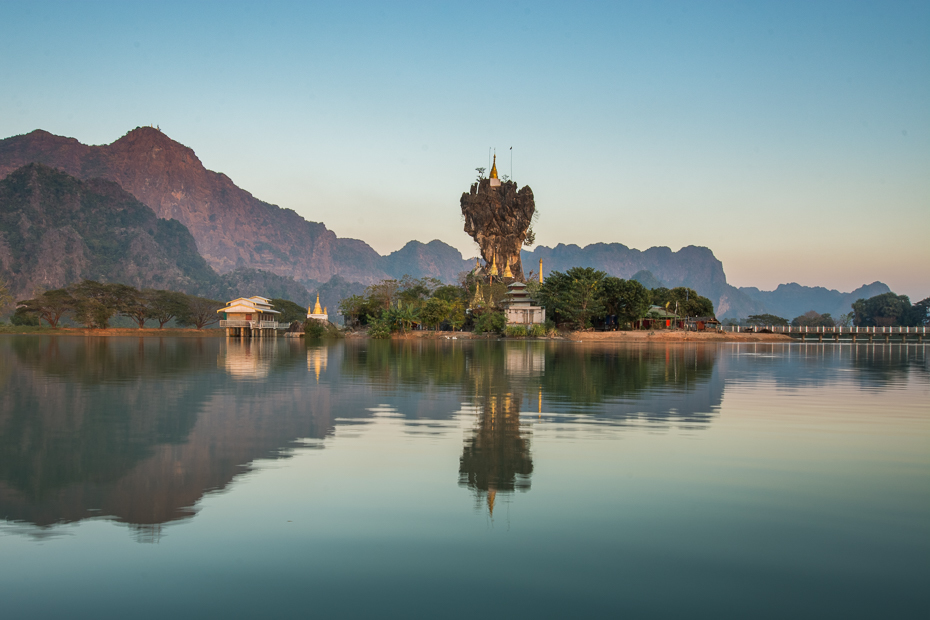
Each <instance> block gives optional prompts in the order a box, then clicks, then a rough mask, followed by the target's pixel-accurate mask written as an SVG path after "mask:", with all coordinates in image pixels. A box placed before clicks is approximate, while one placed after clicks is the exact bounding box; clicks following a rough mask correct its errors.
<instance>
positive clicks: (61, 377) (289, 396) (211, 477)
mask: <svg viewBox="0 0 930 620" xmlns="http://www.w3.org/2000/svg"><path fill="white" fill-rule="evenodd" d="M5 342H6V343H11V346H10V347H9V349H11V350H4V349H5V348H6V347H4V346H3V345H4V344H5V343H4V342H0V358H2V363H0V367H3V368H4V371H3V372H0V515H3V516H4V517H5V518H6V519H10V520H14V521H26V522H29V523H33V524H36V525H40V526H46V525H51V524H54V523H60V522H70V521H77V520H81V519H85V518H88V517H96V516H107V517H112V518H115V519H116V520H118V521H123V522H127V523H132V524H136V525H146V524H158V523H164V522H168V521H172V520H177V519H181V518H184V517H188V516H190V515H192V514H193V513H194V511H195V510H194V505H195V504H196V503H197V502H198V501H199V500H200V498H201V497H203V495H204V493H206V492H208V491H213V490H218V489H222V488H224V487H226V486H227V485H228V484H229V483H230V481H231V480H233V478H234V477H235V476H237V475H238V474H241V473H243V472H244V471H247V469H248V466H249V464H250V463H251V462H253V461H254V460H256V459H261V458H276V457H279V456H281V455H282V454H283V453H282V448H284V449H286V448H287V447H288V446H290V445H292V444H293V442H294V441H295V440H296V439H298V438H305V437H310V438H322V437H324V436H325V435H326V434H328V433H330V432H331V429H332V428H333V424H332V421H331V419H330V412H331V410H332V408H333V407H332V403H331V399H330V392H329V391H328V390H326V389H315V388H314V389H310V385H311V383H310V381H311V380H310V377H309V376H308V373H307V370H306V366H304V365H303V364H302V363H301V362H304V359H305V358H304V356H305V355H306V352H305V348H304V347H302V346H301V347H299V348H295V347H290V346H281V345H280V344H279V346H278V347H277V348H276V349H275V350H274V351H273V353H274V356H273V363H271V364H270V367H271V368H272V374H271V377H270V378H268V379H266V380H265V381H262V382H255V381H250V382H240V381H237V380H234V379H231V378H230V376H229V375H227V374H226V373H225V372H223V371H220V370H217V368H216V360H217V359H218V356H219V354H220V350H221V349H222V348H223V347H224V346H225V343H223V342H222V341H220V340H219V339H189V340H187V339H174V338H166V339H138V341H137V340H135V339H99V340H85V339H67V338H35V337H29V338H15V339H8V340H6V341H5ZM237 344H241V343H237ZM253 344H254V343H253ZM259 348H261V345H259ZM255 352H256V349H254V348H253V349H252V353H255ZM260 358H261V356H260ZM9 362H12V363H9ZM275 370H277V371H280V372H277V373H276V372H274V371H275ZM313 385H314V386H315V381H314V382H313Z"/></svg>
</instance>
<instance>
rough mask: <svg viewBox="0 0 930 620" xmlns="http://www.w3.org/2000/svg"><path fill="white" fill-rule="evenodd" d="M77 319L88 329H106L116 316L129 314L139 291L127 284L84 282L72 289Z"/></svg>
mask: <svg viewBox="0 0 930 620" xmlns="http://www.w3.org/2000/svg"><path fill="white" fill-rule="evenodd" d="M71 295H72V297H73V298H74V300H75V306H74V307H75V318H76V319H77V320H78V321H79V322H80V323H83V324H84V325H85V326H86V327H92V328H99V329H105V328H107V327H109V324H110V319H112V318H113V317H114V316H115V315H117V314H120V313H123V312H128V311H129V308H130V304H131V303H133V301H134V300H135V299H136V297H137V295H138V291H137V290H136V289H134V288H133V287H131V286H128V285H126V284H103V283H100V282H96V281H94V280H84V281H83V282H81V283H80V284H77V285H76V286H74V287H72V289H71Z"/></svg>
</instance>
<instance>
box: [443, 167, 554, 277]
mask: <svg viewBox="0 0 930 620" xmlns="http://www.w3.org/2000/svg"><path fill="white" fill-rule="evenodd" d="M494 185H495V186H494V187H492V182H491V179H480V180H479V181H478V182H477V183H474V184H473V185H472V186H471V191H470V192H464V193H463V194H462V200H461V205H462V215H464V216H465V232H467V233H468V234H469V235H471V237H472V239H474V240H475V241H476V242H477V243H478V246H479V247H480V248H481V257H482V258H483V259H484V260H485V262H486V263H487V265H488V266H489V267H490V266H492V265H493V266H495V267H497V269H498V270H499V273H504V270H505V269H506V268H507V267H508V266H509V267H510V272H511V273H512V274H513V278H514V279H515V280H519V281H521V282H522V281H524V276H523V264H522V263H521V261H520V248H522V247H523V243H524V242H525V241H526V239H527V236H528V234H531V233H530V226H531V224H532V223H533V214H534V213H535V212H536V202H535V201H534V200H533V190H531V189H530V188H529V186H524V187H523V189H521V190H520V191H517V184H516V183H514V182H513V181H504V182H502V183H500V185H497V184H494Z"/></svg>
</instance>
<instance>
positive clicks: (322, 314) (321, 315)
mask: <svg viewBox="0 0 930 620" xmlns="http://www.w3.org/2000/svg"><path fill="white" fill-rule="evenodd" d="M307 318H308V319H315V320H317V321H329V314H328V313H327V312H326V310H325V309H324V308H322V307H320V294H319V293H317V294H316V303H315V304H313V309H312V310H310V312H308V313H307Z"/></svg>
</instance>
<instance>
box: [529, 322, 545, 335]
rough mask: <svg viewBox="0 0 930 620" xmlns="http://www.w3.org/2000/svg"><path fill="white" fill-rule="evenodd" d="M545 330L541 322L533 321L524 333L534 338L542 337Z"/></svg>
mask: <svg viewBox="0 0 930 620" xmlns="http://www.w3.org/2000/svg"><path fill="white" fill-rule="evenodd" d="M547 332H548V330H547V329H546V326H545V325H543V324H542V323H534V324H533V325H531V326H530V328H529V329H528V330H527V332H526V333H527V335H528V336H532V337H534V338H542V337H543V336H545V335H546V333H547Z"/></svg>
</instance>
